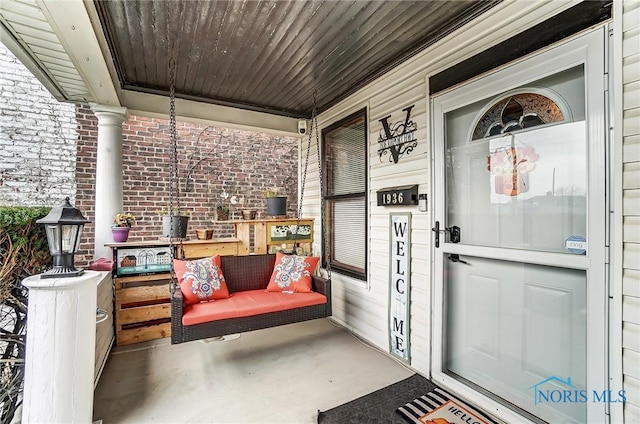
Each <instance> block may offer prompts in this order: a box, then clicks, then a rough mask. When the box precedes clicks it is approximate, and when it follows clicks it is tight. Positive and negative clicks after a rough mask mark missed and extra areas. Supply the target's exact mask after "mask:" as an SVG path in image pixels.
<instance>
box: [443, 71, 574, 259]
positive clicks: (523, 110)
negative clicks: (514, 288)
mask: <svg viewBox="0 0 640 424" xmlns="http://www.w3.org/2000/svg"><path fill="white" fill-rule="evenodd" d="M583 74H584V73H583V68H582V66H580V67H576V68H573V69H570V70H567V71H564V72H561V73H560V74H557V75H554V76H552V77H547V78H545V79H543V80H540V81H537V82H535V83H533V84H530V85H528V86H527V87H538V90H547V92H549V93H553V96H555V97H556V98H558V99H560V100H561V101H562V104H563V107H564V108H566V111H565V112H564V114H565V115H566V116H563V121H561V122H556V123H552V124H547V125H544V124H538V125H535V126H532V127H528V128H527V126H526V125H522V126H512V127H511V128H514V130H513V131H509V122H518V121H522V122H526V117H531V116H533V115H534V114H536V116H538V115H540V116H543V118H545V116H544V113H542V112H541V111H539V112H540V113H536V112H534V111H532V108H533V107H534V106H531V105H530V104H527V103H525V102H522V104H523V105H524V107H521V105H520V104H518V108H515V107H511V108H509V109H508V110H507V109H506V106H505V109H504V110H503V113H502V118H504V117H505V116H506V117H508V119H507V121H509V122H505V123H504V124H505V127H504V128H502V130H500V131H496V133H495V135H493V136H492V135H491V134H493V132H491V131H489V130H487V134H488V135H489V136H488V137H484V138H480V139H477V138H474V137H477V134H476V135H475V136H474V134H473V133H474V130H473V129H474V128H477V125H474V124H475V122H474V118H475V117H477V116H479V115H480V116H481V115H482V111H483V108H486V106H487V104H489V105H493V104H496V102H495V100H494V99H488V100H486V101H482V102H477V103H475V104H472V105H469V106H466V107H463V108H461V109H458V110H455V111H452V112H449V113H447V114H446V117H445V120H446V121H445V122H446V141H445V142H446V152H445V153H446V157H445V160H446V191H445V192H446V195H447V199H446V201H447V226H454V225H455V226H458V227H460V228H461V242H462V243H464V244H470V245H478V246H491V247H504V248H515V249H526V250H537V251H547V252H559V253H573V254H575V253H578V254H585V253H586V241H587V231H586V224H587V220H586V210H587V196H586V193H587V154H586V149H587V142H586V125H585V121H584V75H583ZM539 87H544V88H542V89H540V88H539ZM526 89H527V88H526V87H521V88H520V89H518V90H515V91H523V90H524V91H526ZM533 90H535V88H534V89H533ZM505 98H507V99H512V98H514V96H513V95H511V94H508V93H507V94H506V95H505ZM511 103H515V102H514V101H513V100H511V101H507V102H505V105H509V104H511ZM532 103H534V102H532ZM497 104H499V102H498V103H497ZM485 116H486V115H485ZM523 117H524V118H523ZM521 118H522V119H521ZM502 120H503V121H504V119H502ZM470 129H471V130H470ZM505 129H506V131H505ZM475 132H477V130H475ZM575 242H577V244H576V243H575Z"/></svg>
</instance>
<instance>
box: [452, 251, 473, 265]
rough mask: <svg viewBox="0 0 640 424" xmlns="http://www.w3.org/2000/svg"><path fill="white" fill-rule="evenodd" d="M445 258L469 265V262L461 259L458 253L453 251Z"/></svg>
mask: <svg viewBox="0 0 640 424" xmlns="http://www.w3.org/2000/svg"><path fill="white" fill-rule="evenodd" d="M447 259H449V260H450V261H451V262H459V263H461V264H466V265H469V262H467V261H463V260H462V259H460V255H457V254H455V253H454V254H452V255H449V256H447Z"/></svg>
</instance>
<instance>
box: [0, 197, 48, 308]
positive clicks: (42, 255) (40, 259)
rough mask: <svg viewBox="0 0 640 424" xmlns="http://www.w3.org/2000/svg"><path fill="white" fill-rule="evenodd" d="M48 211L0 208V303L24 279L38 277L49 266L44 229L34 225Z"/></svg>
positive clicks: (37, 208)
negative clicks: (36, 275)
mask: <svg viewBox="0 0 640 424" xmlns="http://www.w3.org/2000/svg"><path fill="white" fill-rule="evenodd" d="M49 210H50V208H44V207H32V208H29V207H0V264H1V265H0V303H4V302H5V300H6V299H7V298H8V297H10V296H12V292H13V291H14V290H15V289H16V288H18V287H20V285H21V281H22V280H23V279H24V278H26V277H28V276H30V275H34V274H39V273H40V272H42V270H43V268H44V267H45V266H46V265H47V264H48V263H49V262H51V256H50V255H49V247H48V246H47V236H46V234H45V231H44V227H43V226H42V225H39V224H36V220H38V219H40V218H42V217H44V216H46V215H47V214H48V213H49Z"/></svg>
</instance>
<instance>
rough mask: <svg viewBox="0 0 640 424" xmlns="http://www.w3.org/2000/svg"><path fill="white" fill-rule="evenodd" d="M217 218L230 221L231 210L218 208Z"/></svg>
mask: <svg viewBox="0 0 640 424" xmlns="http://www.w3.org/2000/svg"><path fill="white" fill-rule="evenodd" d="M216 220H218V221H228V220H229V210H228V209H227V210H221V209H216Z"/></svg>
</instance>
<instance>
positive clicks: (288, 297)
mask: <svg viewBox="0 0 640 424" xmlns="http://www.w3.org/2000/svg"><path fill="white" fill-rule="evenodd" d="M323 303H327V298H326V296H324V295H323V294H320V293H316V292H311V293H294V294H288V293H279V292H266V291H264V290H247V291H241V292H236V293H233V294H232V295H231V297H229V298H228V299H220V300H214V301H211V302H201V303H196V304H193V305H187V306H185V307H184V312H183V314H182V325H194V324H200V323H203V322H209V321H215V320H220V319H226V318H239V317H248V316H252V315H258V314H264V313H268V312H278V311H284V310H287V309H293V308H300V307H303V306H313V305H321V304H323Z"/></svg>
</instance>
